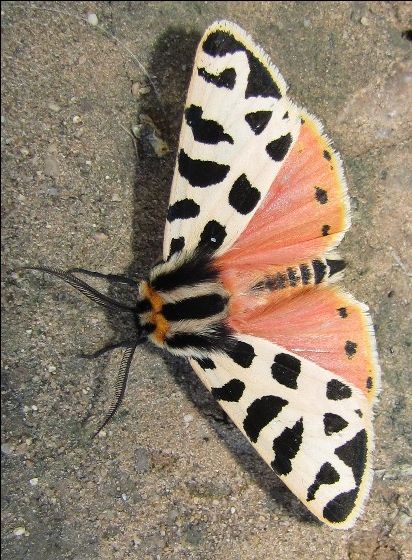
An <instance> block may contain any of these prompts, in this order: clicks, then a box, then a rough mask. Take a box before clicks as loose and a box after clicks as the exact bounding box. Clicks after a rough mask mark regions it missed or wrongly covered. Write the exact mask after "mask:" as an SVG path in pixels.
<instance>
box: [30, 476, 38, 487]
mask: <svg viewBox="0 0 412 560" xmlns="http://www.w3.org/2000/svg"><path fill="white" fill-rule="evenodd" d="M29 483H30V485H31V486H37V485H38V483H39V479H38V478H31V479H30V480H29Z"/></svg>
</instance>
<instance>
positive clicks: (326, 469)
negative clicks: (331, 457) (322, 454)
mask: <svg viewBox="0 0 412 560" xmlns="http://www.w3.org/2000/svg"><path fill="white" fill-rule="evenodd" d="M339 479H340V476H339V473H338V471H337V470H336V469H335V468H334V467H333V466H332V465H331V464H330V463H323V465H322V466H321V468H320V469H319V472H318V473H317V474H316V478H315V480H314V482H313V484H311V485H310V486H309V488H308V493H307V497H306V500H307V501H308V502H310V501H311V500H314V499H315V494H316V492H317V491H318V490H319V488H320V486H321V485H322V484H335V482H338V481H339Z"/></svg>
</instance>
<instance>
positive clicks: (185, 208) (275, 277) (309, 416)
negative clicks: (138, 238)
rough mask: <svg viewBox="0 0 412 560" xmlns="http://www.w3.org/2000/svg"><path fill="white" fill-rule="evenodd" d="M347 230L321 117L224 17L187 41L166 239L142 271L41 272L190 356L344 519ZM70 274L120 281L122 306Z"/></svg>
mask: <svg viewBox="0 0 412 560" xmlns="http://www.w3.org/2000/svg"><path fill="white" fill-rule="evenodd" d="M349 225H350V208H349V198H348V194H347V187H346V183H345V178H344V173H343V166H342V162H341V159H340V156H339V155H338V153H337V152H336V151H335V150H334V149H333V148H332V147H331V142H330V140H329V139H328V138H327V136H326V135H325V134H324V133H323V131H322V125H321V124H320V122H319V121H318V120H317V119H316V118H315V117H313V116H312V115H310V114H309V113H308V112H307V111H306V110H304V109H302V108H300V107H298V106H297V105H295V104H294V103H293V102H292V101H291V100H290V99H289V97H288V96H287V94H286V84H285V81H284V79H283V77H282V76H281V74H280V72H279V71H278V69H277V68H276V67H275V66H274V65H273V64H272V63H271V62H270V60H269V58H268V56H267V55H266V54H265V53H264V52H263V50H262V49H261V48H260V47H258V46H257V45H256V44H255V43H254V42H253V40H252V39H251V38H250V36H249V35H248V34H247V33H246V32H245V31H243V30H242V29H241V28H240V27H238V26H237V25H235V24H234V23H230V22H227V21H218V22H215V23H213V24H212V25H211V26H210V27H209V28H208V29H207V30H206V32H205V34H204V36H203V38H202V39H201V41H200V44H199V47H198V49H197V53H196V57H195V61H194V68H193V74H192V78H191V82H190V86H189V91H188V96H187V101H186V105H185V108H184V116H183V124H182V129H181V134H180V140H179V147H178V153H177V161H176V167H175V172H174V177H173V181H172V188H171V195H170V205H169V208H168V211H167V219H166V226H165V233H164V243H163V259H162V261H161V262H158V263H157V264H156V265H155V266H154V267H153V268H152V269H151V270H150V272H149V275H148V277H147V278H146V279H145V280H142V281H140V282H139V281H137V280H135V279H124V278H123V277H121V276H116V275H108V276H105V275H101V274H99V273H95V272H89V271H85V270H83V269H71V270H68V271H63V270H60V269H55V268H45V267H38V268H37V270H42V271H44V272H48V273H50V274H53V275H55V276H58V277H60V278H61V279H63V280H65V281H66V282H68V283H69V284H71V285H72V286H73V287H75V288H77V289H78V290H80V291H81V292H83V294H85V295H86V296H87V297H89V298H91V299H92V300H94V301H95V302H97V303H99V304H101V305H103V306H105V307H107V308H109V309H117V310H118V309H120V310H121V311H124V312H127V313H130V314H132V315H133V316H134V318H135V321H136V327H137V328H136V332H137V336H136V340H135V341H134V342H132V343H130V344H129V346H128V347H127V349H126V351H125V353H124V356H123V359H122V362H121V366H120V371H119V374H118V378H117V384H116V400H115V401H114V403H113V405H112V406H111V408H110V411H109V413H108V415H107V417H106V419H105V421H104V423H103V425H102V426H101V427H103V426H104V425H106V424H107V422H108V421H109V420H110V419H111V418H112V416H113V414H114V413H115V412H116V410H117V408H118V406H119V404H120V401H121V399H122V397H123V394H124V391H125V387H126V380H127V375H128V372H129V368H130V365H131V361H132V357H133V353H134V351H135V349H136V346H137V345H138V344H140V343H141V342H142V341H145V340H149V341H151V342H152V343H154V344H155V345H157V346H159V347H160V348H163V349H166V350H168V351H169V352H170V353H171V354H174V355H177V356H183V357H184V358H187V359H188V360H189V362H190V364H191V365H192V367H193V369H194V371H195V372H196V374H197V375H198V376H199V378H200V380H201V381H202V382H203V383H204V385H205V386H206V387H207V389H208V390H209V391H211V393H212V395H213V396H214V397H215V398H216V399H217V401H218V402H219V404H220V405H221V406H222V408H223V409H224V410H225V412H226V413H227V414H228V415H229V417H230V418H231V419H232V421H233V422H234V423H235V424H236V426H237V427H238V428H239V429H240V430H241V432H242V433H243V434H244V435H245V436H246V438H248V440H249V441H250V443H251V444H252V446H253V447H254V448H255V449H256V451H257V452H258V453H259V454H260V455H261V457H262V458H263V459H264V461H266V463H267V464H268V465H269V466H270V467H271V468H272V469H273V470H274V472H275V473H276V474H277V475H278V476H279V477H280V479H281V480H283V482H284V483H285V484H286V485H287V486H288V487H289V489H290V490H291V491H292V492H293V493H294V494H295V495H296V496H297V497H298V498H299V499H300V500H301V501H302V503H303V504H304V505H305V506H306V507H307V508H308V509H309V510H310V511H311V512H312V513H313V514H314V515H315V516H316V517H317V518H318V519H320V520H321V521H322V522H324V523H326V524H327V525H329V526H331V527H336V528H342V529H347V528H349V527H351V526H352V525H353V524H354V522H355V520H356V518H357V517H358V516H359V514H360V513H361V511H362V508H363V504H364V502H365V499H366V497H367V495H368V492H369V489H370V486H371V480H372V468H371V454H372V451H373V445H374V441H373V439H374V436H373V429H372V419H373V418H372V417H373V404H374V399H375V397H376V395H377V393H378V390H379V366H378V360H377V353H376V347H375V339H374V334H373V327H372V323H371V319H370V317H369V314H368V311H367V307H366V306H365V305H363V304H362V303H359V302H357V301H356V300H355V299H354V298H353V297H352V296H351V295H350V294H348V293H346V292H345V291H343V290H342V289H341V288H339V287H338V286H337V284H336V280H338V279H339V278H340V277H341V276H342V271H343V268H344V262H343V260H342V259H341V258H340V257H339V255H338V254H337V253H336V252H335V248H336V246H337V245H338V244H339V243H340V241H341V240H342V237H343V235H344V233H345V231H346V230H347V229H348V228H349ZM76 272H83V273H87V274H90V275H91V276H98V277H104V278H106V279H108V280H110V281H114V282H116V281H122V282H128V283H130V284H131V285H132V286H134V288H135V290H136V301H135V302H133V303H132V304H130V305H126V304H123V303H120V302H118V301H116V300H115V299H113V298H111V297H109V296H107V295H105V294H103V293H100V292H98V291H97V290H95V289H94V288H93V287H92V286H90V285H89V284H87V283H86V282H85V281H83V280H82V279H80V278H79V277H78V275H76Z"/></svg>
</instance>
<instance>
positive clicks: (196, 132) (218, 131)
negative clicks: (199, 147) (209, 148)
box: [185, 105, 233, 144]
mask: <svg viewBox="0 0 412 560" xmlns="http://www.w3.org/2000/svg"><path fill="white" fill-rule="evenodd" d="M202 114H203V110H202V108H201V107H198V106H196V105H191V106H190V107H188V108H187V109H186V110H185V118H186V122H187V124H188V125H189V126H190V128H191V129H192V133H193V137H194V139H195V140H196V141H197V142H202V143H203V144H218V143H219V142H229V144H233V138H232V137H231V136H230V135H229V134H226V133H225V131H224V128H223V126H222V125H220V124H219V123H217V122H216V121H212V120H207V119H203V118H202Z"/></svg>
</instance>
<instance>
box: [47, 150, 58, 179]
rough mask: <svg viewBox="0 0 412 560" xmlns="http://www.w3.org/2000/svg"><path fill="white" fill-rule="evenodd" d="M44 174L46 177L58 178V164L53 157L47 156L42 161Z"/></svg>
mask: <svg viewBox="0 0 412 560" xmlns="http://www.w3.org/2000/svg"><path fill="white" fill-rule="evenodd" d="M44 173H45V175H47V176H48V177H54V178H56V177H58V176H59V162H58V161H57V159H56V157H55V156H53V155H51V154H50V155H48V156H47V157H46V159H45V160H44Z"/></svg>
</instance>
